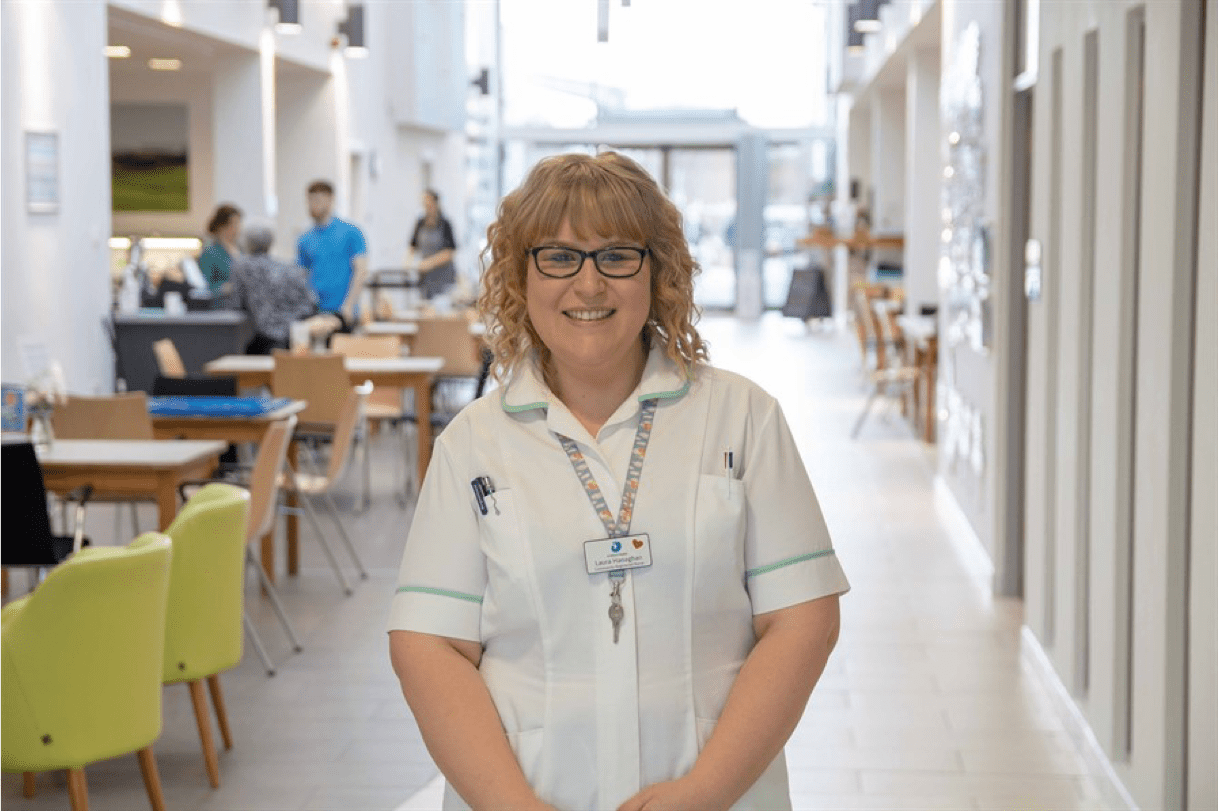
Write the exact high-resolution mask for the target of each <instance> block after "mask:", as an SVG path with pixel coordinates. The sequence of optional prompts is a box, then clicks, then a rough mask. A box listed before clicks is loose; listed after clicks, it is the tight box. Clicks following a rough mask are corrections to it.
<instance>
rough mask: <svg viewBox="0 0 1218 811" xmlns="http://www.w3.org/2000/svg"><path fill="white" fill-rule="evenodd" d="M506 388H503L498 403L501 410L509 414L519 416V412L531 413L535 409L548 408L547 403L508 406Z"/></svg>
mask: <svg viewBox="0 0 1218 811" xmlns="http://www.w3.org/2000/svg"><path fill="white" fill-rule="evenodd" d="M507 395H508V387H507V386H504V387H503V394H502V395H500V397H499V402H500V404H501V405H502V406H503V410H504V411H506V412H508V413H509V414H519V413H520V412H521V411H532V410H533V409H535V408H549V407H550V404H549V403H525V404H524V405H518V406H514V405H508V401H507Z"/></svg>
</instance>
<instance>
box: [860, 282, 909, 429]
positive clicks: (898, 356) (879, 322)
mask: <svg viewBox="0 0 1218 811" xmlns="http://www.w3.org/2000/svg"><path fill="white" fill-rule="evenodd" d="M893 304H894V305H896V302H893ZM869 309H870V312H871V315H872V318H871V321H872V324H873V325H874V326H875V329H876V333H877V340H876V359H877V361H876V362H877V366H876V368H875V370H874V371H872V372H871V373H870V374H869V379H870V382H871V392H870V394H868V395H867V402H866V403H865V404H864V405H863V413H861V414H859V418H858V420H857V421H856V422H855V424H854V430H853V431H851V432H850V437H851V438H852V439H857V438H858V435H859V431H861V430H862V428H863V423H864V422H866V420H867V415H868V414H869V413H870V411H871V407H872V405H873V404H874V403H875V401H876V399H878V398H879V397H881V396H887V397H889V398H892V399H893V400H895V401H897V402H901V403H904V402H905V399H906V398H907V397H909V396H910V395H911V394H912V393H913V390H914V388H915V387H916V386H917V385H918V381H919V380H920V379H921V376H922V370H921V369H920V368H919V367H918V366H917V365H915V364H913V363H912V361H908V360H906V358H905V355H904V353H903V352H902V350H901V347H902V346H903V345H904V341H903V339H902V337H901V336H900V334H899V332H898V331H899V329H900V328H899V327H898V326H897V322H896V319H895V312H893V311H892V310H889V311H886V312H885V313H884V314H883V317H881V316H880V314H879V313H878V312H876V308H875V307H874V306H872V307H870V308H869ZM893 309H895V307H894V308H893ZM881 360H882V361H883V365H880V361H881Z"/></svg>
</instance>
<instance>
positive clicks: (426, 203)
mask: <svg viewBox="0 0 1218 811" xmlns="http://www.w3.org/2000/svg"><path fill="white" fill-rule="evenodd" d="M423 209H424V214H423V216H422V217H419V221H418V222H417V223H415V226H414V234H413V235H412V236H411V237H410V250H411V254H412V256H411V257H410V259H409V260H408V261H407V266H410V265H412V264H414V262H413V261H411V260H413V259H415V258H416V257H417V258H418V270H419V289H420V291H421V292H422V294H423V298H434V297H435V296H438V295H440V294H441V293H445V292H447V291H448V290H449V288H451V287H452V286H453V284H454V283H455V282H456V281H457V270H456V268H455V267H454V266H453V255H454V254H455V253H456V249H457V242H456V240H455V239H454V238H453V227H452V224H451V223H450V222H449V221H448V219H447V218H445V216H444V214H443V212H441V211H440V195H439V194H437V193H436V192H435V190H433V189H427V190H426V191H424V192H423Z"/></svg>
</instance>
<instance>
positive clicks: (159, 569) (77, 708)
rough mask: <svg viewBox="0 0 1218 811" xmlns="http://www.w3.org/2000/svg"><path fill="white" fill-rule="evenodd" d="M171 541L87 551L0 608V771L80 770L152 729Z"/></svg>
mask: <svg viewBox="0 0 1218 811" xmlns="http://www.w3.org/2000/svg"><path fill="white" fill-rule="evenodd" d="M171 548H172V545H171V543H170V540H169V538H168V537H166V536H164V535H160V534H157V533H148V534H146V535H143V536H141V537H139V538H137V539H136V540H134V541H133V542H132V543H131V544H130V545H129V546H126V547H88V548H86V549H82V550H81V551H80V552H78V553H77V554H76V555H74V556H73V557H72V558H71V559H70V560H68V562H66V563H64V564H63V565H62V566H58V567H56V568H55V569H53V570H52V571H51V572H50V573H49V574H48V575H47V577H46V580H44V581H43V582H42V584H41V585H39V586H38V588H36V589H35V590H34V592H33V594H31V595H30V596H29V597H27V598H25V599H23V600H21V601H18V602H16V603H13V604H10V605H9V606H7V607H6V608H5V611H4V623H3V630H2V631H0V640H2V646H3V657H2V659H3V665H2V666H0V667H2V673H0V681H2V682H3V684H4V689H3V690H2V691H0V719H3V724H4V730H3V735H2V736H0V748H2V749H3V757H2V760H3V763H2V766H3V769H4V770H5V771H28V772H42V771H51V770H53V769H64V768H80V767H82V766H84V765H85V764H87V763H91V762H93V761H97V760H103V759H107V758H112V757H116V756H118V755H122V754H126V753H128V752H134V751H136V750H138V749H142V748H144V747H146V746H148V745H150V744H151V743H152V742H153V741H155V740H156V739H157V737H159V736H160V734H161V672H162V667H163V658H164V655H165V607H166V601H167V598H168V595H169V571H170V557H171Z"/></svg>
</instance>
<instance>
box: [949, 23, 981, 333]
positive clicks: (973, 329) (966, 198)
mask: <svg viewBox="0 0 1218 811" xmlns="http://www.w3.org/2000/svg"><path fill="white" fill-rule="evenodd" d="M980 61H981V29H980V27H979V26H978V25H977V23H976V22H973V23H971V24H969V26H968V27H967V28H965V29H964V30H963V31H962V32H961V33H960V37H959V39H958V40H957V42H956V49H955V55H954V58H953V59H952V60H951V62H950V63H949V64H948V65H947V69H946V71H945V74H944V77H943V89H942V93H941V95H940V112H941V114H942V117H943V131H944V132H945V133H946V136H945V139H944V144H943V154H944V164H943V187H942V188H943V192H942V194H943V206H942V216H943V232H942V245H941V250H940V255H939V286H940V288H942V290H943V291H944V300H945V303H946V310H947V313H946V322H945V325H946V339H947V343H948V344H949V345H956V344H959V343H968V344H969V345H970V346H972V348H973V349H975V350H976V351H978V352H981V353H985V352H987V351H988V350H989V347H990V342H991V332H992V321H991V312H992V307H991V302H990V230H989V226H988V225H987V222H986V219H985V172H986V151H985V138H984V135H985V127H984V115H983V113H984V105H983V98H982V87H981V72H980Z"/></svg>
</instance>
